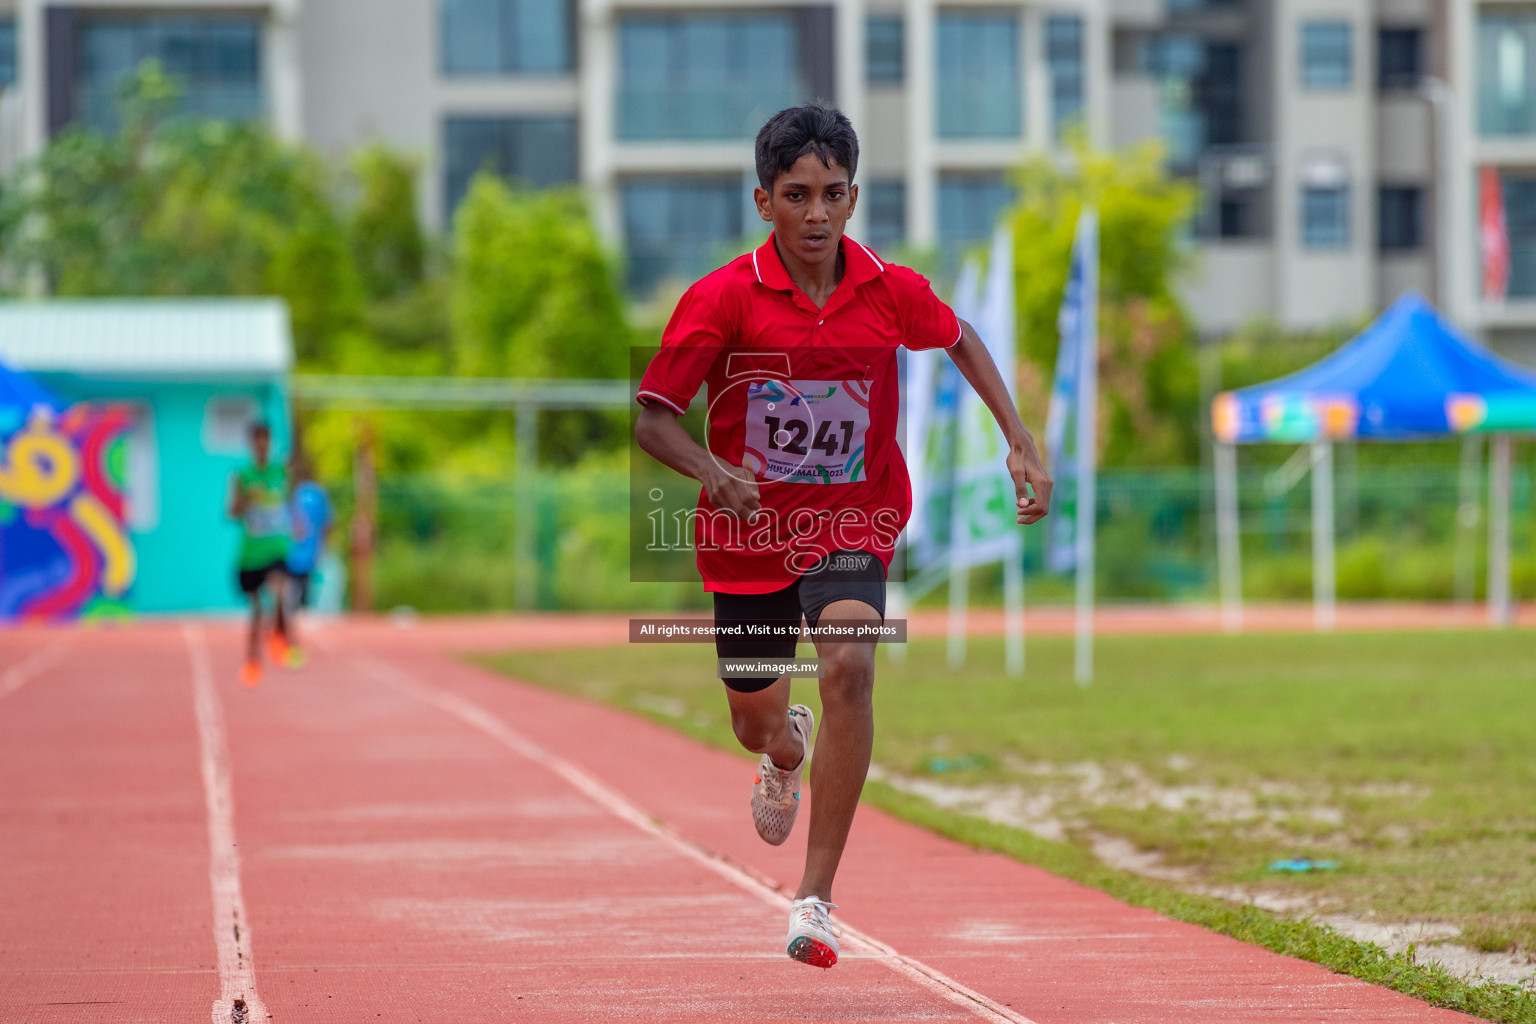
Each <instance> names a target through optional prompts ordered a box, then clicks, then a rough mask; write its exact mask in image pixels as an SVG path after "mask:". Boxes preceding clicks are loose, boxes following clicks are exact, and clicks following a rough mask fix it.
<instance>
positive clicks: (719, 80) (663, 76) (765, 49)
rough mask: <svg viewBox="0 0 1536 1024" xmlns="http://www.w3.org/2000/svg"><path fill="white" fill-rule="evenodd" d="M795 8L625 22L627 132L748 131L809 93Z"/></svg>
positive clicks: (670, 135)
mask: <svg viewBox="0 0 1536 1024" xmlns="http://www.w3.org/2000/svg"><path fill="white" fill-rule="evenodd" d="M796 29H797V22H796V19H795V16H794V15H792V14H788V13H784V14H724V15H721V14H679V15H667V16H661V17H656V16H649V15H648V16H645V17H629V18H624V19H622V20H621V22H620V24H619V81H618V88H619V97H618V105H617V112H616V116H617V119H618V123H617V125H616V127H615V134H616V135H617V136H618V137H619V138H621V139H744V138H751V137H753V136H754V135H756V134H757V130H758V128H760V127H761V126H762V123H763V121H765V120H766V119H767V118H768V116H769V115H771V114H772V113H774V111H777V110H780V109H782V108H784V107H787V106H791V105H792V104H794V103H797V102H800V101H802V100H804V99H805V98H806V96H805V92H806V88H805V83H804V81H803V76H802V74H801V71H800V47H799V35H798V32H797V30H796Z"/></svg>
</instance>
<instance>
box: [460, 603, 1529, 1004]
mask: <svg viewBox="0 0 1536 1024" xmlns="http://www.w3.org/2000/svg"><path fill="white" fill-rule="evenodd" d="M1097 651H1098V678H1097V679H1096V681H1095V683H1094V684H1093V685H1092V686H1091V687H1087V688H1079V687H1077V686H1075V685H1073V683H1072V682H1071V655H1072V652H1071V646H1070V641H1069V640H1066V639H1057V638H1041V639H1034V640H1031V641H1030V646H1029V652H1028V654H1029V671H1028V673H1027V676H1026V678H1024V679H1021V680H1011V679H1008V678H1006V677H1005V676H1004V674H1003V673H1002V671H1001V665H1002V651H1001V642H1000V641H995V640H994V641H987V640H982V641H973V643H972V645H971V651H970V664H969V667H967V668H966V669H965V670H963V671H952V670H950V669H949V668H948V667H947V666H946V665H945V663H944V660H943V659H944V650H943V646H942V644H940V643H937V642H918V643H914V644H912V645H911V646H910V648H909V656H908V659H907V661H906V662H905V663H902V664H892V663H890V662H889V661H887V659H886V658H885V657H884V656H882V658H881V665H880V673H879V679H878V682H877V691H876V714H877V723H878V724H877V739H876V745H875V763H876V765H877V774H878V777H880V778H882V779H883V780H884V781H885V782H886V783H887V785H888V787H894V790H895V795H894V796H889V790H888V789H887V787H881V788H880V790H879V792H887V793H888V797H889V798H888V799H886V800H884V801H882V802H883V803H886V804H887V805H901V806H897V807H896V809H897V810H898V811H900V810H902V809H903V807H905V808H907V810H908V816H909V817H918V818H921V817H923V816H924V815H926V814H928V811H926V810H924V808H930V809H933V810H934V811H936V812H938V813H943V812H944V811H948V812H953V813H959V814H974V815H980V816H984V817H987V818H989V819H991V820H992V821H1000V822H1005V823H1007V824H1009V825H1012V826H1014V827H1016V828H1017V829H1020V830H1023V831H1025V832H1028V833H1032V834H1033V836H1034V837H1036V838H1038V839H1040V840H1045V841H1048V842H1054V843H1059V844H1065V845H1066V846H1067V847H1070V848H1072V849H1075V850H1077V851H1079V852H1081V853H1082V854H1084V855H1091V856H1092V857H1093V858H1097V859H1098V860H1101V861H1107V862H1108V863H1109V864H1110V865H1112V866H1117V867H1120V868H1124V869H1129V870H1133V871H1135V872H1137V873H1138V874H1140V875H1141V876H1143V877H1152V878H1154V879H1157V880H1158V883H1157V884H1159V885H1161V886H1162V887H1163V888H1165V889H1170V890H1173V891H1176V892H1180V893H1187V894H1195V895H1203V896H1211V895H1215V896H1219V897H1222V898H1225V899H1228V900H1234V901H1236V902H1252V901H1257V902H1259V903H1260V904H1261V905H1264V906H1270V907H1276V908H1280V909H1281V910H1282V911H1283V912H1284V915H1285V916H1288V917H1292V918H1299V917H1306V916H1309V915H1316V916H1317V917H1318V918H1320V919H1323V920H1332V919H1337V920H1343V921H1350V920H1353V921H1367V922H1380V923H1384V922H1400V921H1421V922H1423V921H1427V922H1435V927H1433V928H1431V929H1430V933H1431V934H1430V935H1429V938H1430V939H1431V940H1433V939H1435V938H1442V939H1444V940H1446V941H1451V942H1454V943H1458V944H1461V945H1465V946H1471V947H1473V948H1476V949H1481V950H1488V951H1493V950H1508V951H1514V952H1526V953H1529V952H1532V951H1536V637H1533V636H1532V635H1531V634H1529V633H1524V632H1509V633H1499V634H1493V633H1482V632H1446V633H1393V634H1338V635H1330V636H1316V635H1310V634H1306V635H1280V636H1239V637H1225V636H1201V637H1186V636H1180V637H1106V638H1102V639H1101V640H1100V641H1099V644H1098V648H1097ZM802 653H809V651H808V650H805V651H803V652H802ZM713 657H714V651H713V648H712V647H709V646H703V645H677V646H665V645H655V646H652V645H634V646H629V647H625V648H623V649H622V650H621V651H618V650H612V649H609V650H579V651H563V652H558V653H554V654H550V653H538V654H527V655H509V656H503V657H497V658H494V659H491V663H492V664H493V665H494V666H495V667H497V668H499V669H501V670H503V671H505V672H507V673H509V674H511V675H514V676H517V677H518V678H521V679H525V680H528V681H530V682H535V683H539V684H542V685H546V686H551V687H555V688H558V689H562V690H565V691H568V692H573V693H578V694H583V695H586V696H590V697H594V698H597V699H601V700H605V701H610V702H612V703H615V704H617V705H619V706H621V707H625V708H630V709H633V710H635V711H638V712H640V713H642V714H645V715H647V716H649V717H651V718H653V719H656V720H658V721H661V722H664V723H666V724H668V725H671V726H673V727H675V728H678V729H681V730H682V731H685V732H687V733H689V734H691V735H694V736H697V737H699V738H701V739H704V740H705V741H707V742H710V743H713V744H717V745H719V746H722V747H725V748H727V749H736V747H735V742H734V739H733V737H732V736H731V733H730V728H729V724H728V719H727V716H726V710H725V701H724V698H723V697H722V696H721V694H720V683H719V682H718V681H717V680H716V679H714V677H713V675H712V672H713V667H714V666H713ZM796 698H797V699H802V700H804V701H805V702H806V703H808V704H810V705H811V706H813V707H815V706H816V703H817V701H816V694H815V686H814V682H813V681H809V680H807V681H801V682H797V683H796ZM914 796H916V797H920V798H921V799H920V800H915V801H914V800H913V799H912V797H914ZM898 797H899V799H898ZM930 816H931V815H930ZM928 823H929V824H930V825H933V824H934V823H933V822H932V821H930V822H928ZM1289 857H1309V858H1313V859H1314V860H1328V861H1335V862H1337V864H1338V867H1337V869H1335V870H1328V871H1320V872H1311V873H1306V874H1288V873H1281V872H1275V871H1271V870H1270V869H1269V867H1268V865H1270V864H1271V862H1273V861H1276V860H1279V859H1281V858H1289ZM1026 859H1030V858H1026ZM1034 859H1038V858H1034ZM1428 952H1429V951H1428V950H1423V951H1422V952H1421V958H1422V956H1423V955H1424V954H1427V953H1428ZM1431 955H1432V954H1431ZM1532 970H1533V971H1536V965H1533V966H1532ZM1510 1019H1515V1018H1510ZM1520 1019H1524V1018H1523V1017H1522V1018H1520Z"/></svg>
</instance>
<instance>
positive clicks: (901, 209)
mask: <svg viewBox="0 0 1536 1024" xmlns="http://www.w3.org/2000/svg"><path fill="white" fill-rule="evenodd" d="M859 205H860V206H861V207H862V208H863V209H864V211H865V215H866V217H867V219H868V223H869V244H870V245H872V246H874V247H875V248H876V249H880V248H882V247H888V246H893V245H900V244H901V243H902V242H904V241H906V237H907V183H906V182H905V181H903V180H901V179H900V178H871V179H870V180H869V181H866V182H865V183H864V184H863V185H862V186H860V188H859Z"/></svg>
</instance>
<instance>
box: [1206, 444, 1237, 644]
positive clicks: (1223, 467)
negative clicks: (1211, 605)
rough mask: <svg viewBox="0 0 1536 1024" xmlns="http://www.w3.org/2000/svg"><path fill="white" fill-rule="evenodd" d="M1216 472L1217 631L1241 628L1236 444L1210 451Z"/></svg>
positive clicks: (1234, 630) (1234, 631) (1219, 445)
mask: <svg viewBox="0 0 1536 1024" xmlns="http://www.w3.org/2000/svg"><path fill="white" fill-rule="evenodd" d="M1213 455H1214V462H1215V469H1216V563H1217V581H1218V587H1219V592H1220V595H1221V628H1222V629H1223V630H1225V631H1226V632H1228V633H1240V632H1242V629H1243V562H1242V558H1243V553H1242V548H1241V547H1240V545H1239V540H1240V538H1239V534H1238V519H1237V445H1234V444H1224V443H1222V442H1220V441H1218V442H1217V443H1216V444H1215V446H1214V450H1213Z"/></svg>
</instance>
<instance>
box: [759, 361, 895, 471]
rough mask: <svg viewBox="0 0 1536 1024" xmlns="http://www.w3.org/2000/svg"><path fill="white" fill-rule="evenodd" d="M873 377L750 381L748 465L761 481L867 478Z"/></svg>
mask: <svg viewBox="0 0 1536 1024" xmlns="http://www.w3.org/2000/svg"><path fill="white" fill-rule="evenodd" d="M869 387H870V382H869V381H846V380H770V381H757V382H754V383H752V384H751V385H749V386H748V392H747V422H746V439H745V440H746V451H745V453H744V454H745V457H746V461H747V465H748V466H749V467H751V469H752V470H753V471H754V473H755V474H756V476H757V478H758V479H759V480H781V481H785V482H788V483H802V484H848V483H858V482H860V481H862V480H863V479H864V445H865V435H866V434H867V433H868V431H869Z"/></svg>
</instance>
